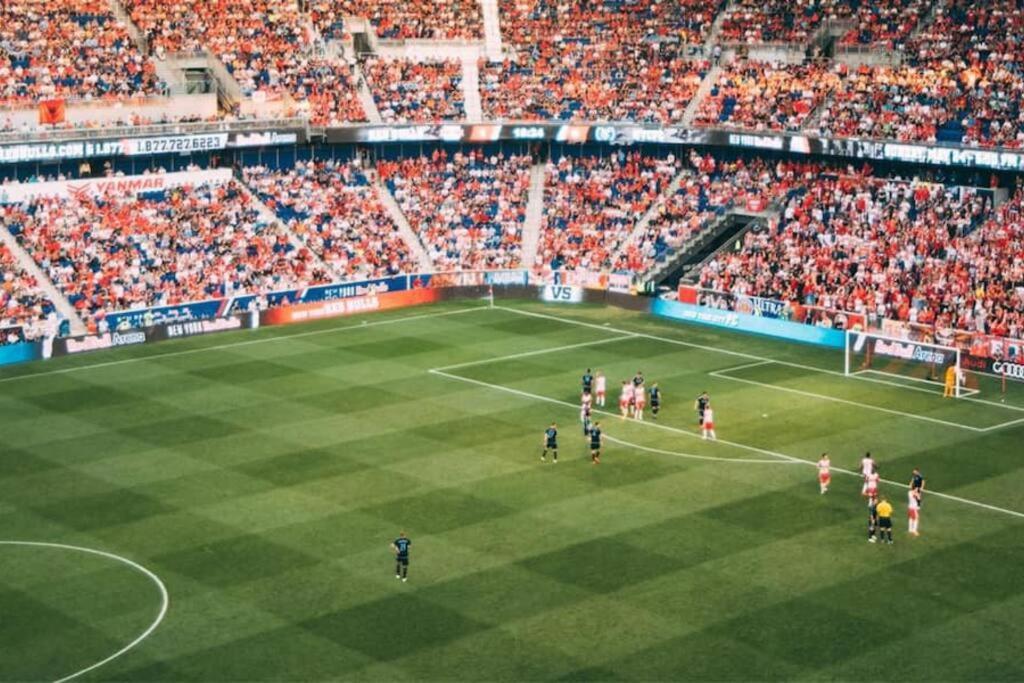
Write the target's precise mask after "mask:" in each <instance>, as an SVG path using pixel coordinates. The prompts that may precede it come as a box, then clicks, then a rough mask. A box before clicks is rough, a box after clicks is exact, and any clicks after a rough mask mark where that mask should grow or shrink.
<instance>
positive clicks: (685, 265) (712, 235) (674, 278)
mask: <svg viewBox="0 0 1024 683" xmlns="http://www.w3.org/2000/svg"><path fill="white" fill-rule="evenodd" d="M778 215H779V207H778V206H776V205H772V206H771V207H769V209H768V210H766V211H763V212H761V213H758V214H751V213H747V212H742V211H730V212H728V213H726V214H724V215H722V217H721V218H718V219H717V220H715V221H714V222H712V223H711V224H710V225H709V226H707V227H706V228H704V229H703V230H702V231H700V232H699V233H697V234H696V235H694V236H693V237H691V238H690V239H689V240H687V241H686V242H684V243H683V245H682V246H680V247H679V248H678V249H676V250H674V251H673V252H671V253H670V254H669V256H668V258H666V259H665V260H664V261H663V262H661V263H658V264H657V265H655V266H654V267H653V268H651V270H649V271H648V272H647V274H646V275H645V276H644V277H643V278H642V279H643V280H644V281H645V282H649V283H654V284H655V285H657V286H659V287H667V288H669V289H675V288H676V287H677V286H678V284H679V283H680V282H695V281H696V280H697V278H698V277H699V275H700V271H701V269H702V268H703V267H704V265H705V264H706V263H708V262H709V261H711V259H713V258H714V257H715V256H716V255H718V254H719V253H721V252H722V251H723V250H725V249H728V248H735V247H736V246H737V245H740V244H742V239H743V236H744V235H745V234H746V233H748V232H749V231H751V230H763V229H766V228H767V226H768V220H769V218H771V217H772V216H778Z"/></svg>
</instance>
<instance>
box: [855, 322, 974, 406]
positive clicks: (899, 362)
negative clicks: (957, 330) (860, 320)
mask: <svg viewBox="0 0 1024 683" xmlns="http://www.w3.org/2000/svg"><path fill="white" fill-rule="evenodd" d="M845 363H846V366H845V374H846V375H847V376H866V378H870V379H873V380H875V381H879V382H882V383H885V384H897V385H900V386H907V387H916V388H919V389H924V390H926V391H929V392H930V391H935V392H945V391H946V390H947V382H951V386H949V391H950V393H952V395H953V396H955V397H957V398H960V397H962V396H970V395H972V394H976V393H978V391H977V389H973V388H969V387H967V386H965V384H964V382H965V375H964V372H963V370H962V367H961V365H960V349H957V348H954V347H952V346H942V345H939V344H928V343H925V342H919V341H911V340H908V339H897V338H895V337H887V336H885V335H881V334H873V333H871V332H859V331H854V330H847V332H846V355H845Z"/></svg>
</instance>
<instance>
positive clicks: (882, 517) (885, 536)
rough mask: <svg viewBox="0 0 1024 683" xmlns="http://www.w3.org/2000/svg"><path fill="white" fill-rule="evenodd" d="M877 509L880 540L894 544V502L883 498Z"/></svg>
mask: <svg viewBox="0 0 1024 683" xmlns="http://www.w3.org/2000/svg"><path fill="white" fill-rule="evenodd" d="M876 510H877V512H878V540H880V541H885V542H886V543H888V544H889V545H892V503H890V502H889V501H888V500H886V499H885V498H883V499H882V501H881V502H880V503H879V504H878V507H877V508H876Z"/></svg>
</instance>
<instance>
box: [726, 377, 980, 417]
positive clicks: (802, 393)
mask: <svg viewBox="0 0 1024 683" xmlns="http://www.w3.org/2000/svg"><path fill="white" fill-rule="evenodd" d="M765 365H773V362H772V361H759V362H757V363H747V364H746V365H738V366H736V367H734V368H725V369H723V370H712V371H711V372H709V373H708V374H709V375H711V376H712V377H717V378H718V379H727V380H729V381H730V382H740V383H742V384H750V385H752V386H756V387H763V388H765V389H772V390H774V391H783V392H786V393H788V394H796V395H797V396H804V397H806V398H817V399H821V400H823V401H831V402H833V403H841V404H843V405H848V406H855V407H857V408H864V409H865V410H873V411H875V412H879V413H887V414H889V415H898V416H900V417H906V418H909V419H912V420H922V421H924V422H932V423H935V424H940V425H945V426H947V427H955V428H957V429H966V430H967V431H971V432H984V431H986V428H983V427H974V426H972V425H965V424H962V423H960V422H951V421H949V420H943V419H940V418H937V417H929V416H927V415H918V414H916V413H907V412H904V411H902V410H896V409H895V408H884V407H882V406H873V405H871V404H868V403H861V402H860V401H851V400H849V399H845V398H838V397H836V396H828V395H827V394H817V393H814V392H813V391H804V390H802V389H793V388H792V387H784V386H780V385H778V384H770V383H768V382H758V381H757V380H753V379H744V378H741V377H733V376H732V375H731V374H728V373H731V372H736V371H737V370H745V369H749V368H757V367H762V366H765Z"/></svg>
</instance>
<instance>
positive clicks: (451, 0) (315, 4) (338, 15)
mask: <svg viewBox="0 0 1024 683" xmlns="http://www.w3.org/2000/svg"><path fill="white" fill-rule="evenodd" d="M309 5H310V13H311V15H312V16H313V18H314V20H315V21H316V25H317V26H318V27H319V29H320V31H321V32H322V33H323V34H324V35H325V36H328V37H332V38H340V37H342V35H343V34H344V32H345V17H360V18H364V19H368V20H369V21H370V23H371V24H372V25H373V28H374V31H375V32H376V34H377V35H378V36H380V37H381V38H386V39H396V40H407V39H425V40H474V39H479V38H480V37H481V35H482V34H483V20H482V18H481V14H480V5H479V3H478V2H476V1H475V0H446V1H445V2H431V0H312V2H310V3H309Z"/></svg>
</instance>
